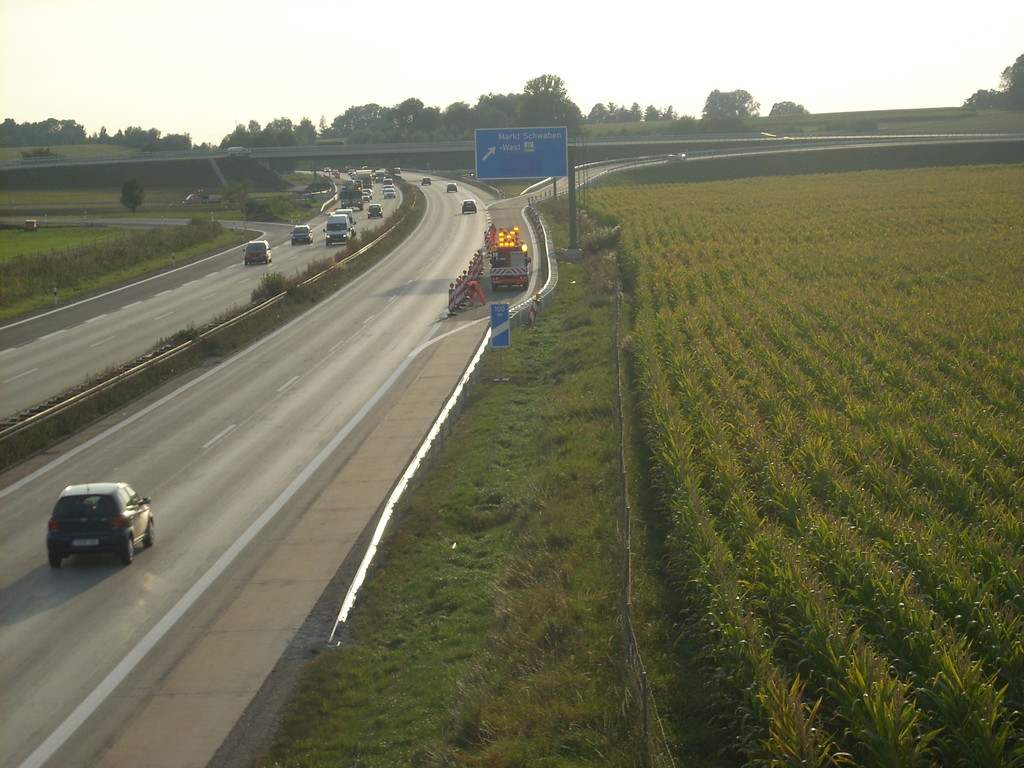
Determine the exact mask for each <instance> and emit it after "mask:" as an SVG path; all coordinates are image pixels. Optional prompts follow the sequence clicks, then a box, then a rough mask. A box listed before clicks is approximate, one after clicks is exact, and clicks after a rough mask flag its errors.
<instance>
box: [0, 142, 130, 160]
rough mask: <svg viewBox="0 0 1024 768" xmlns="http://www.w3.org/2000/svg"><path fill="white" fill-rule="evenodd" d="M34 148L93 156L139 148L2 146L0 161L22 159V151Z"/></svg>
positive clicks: (107, 146) (72, 154) (115, 146)
mask: <svg viewBox="0 0 1024 768" xmlns="http://www.w3.org/2000/svg"><path fill="white" fill-rule="evenodd" d="M33 149H49V150H50V151H51V152H53V153H54V154H55V155H63V156H64V157H91V156H94V155H99V156H102V155H122V154H133V153H137V152H138V151H139V150H137V149H130V148H128V147H121V146H118V145H116V144H71V145H67V146H55V145H46V146H42V147H0V162H5V163H6V162H10V161H12V160H20V159H21V157H22V154H21V153H22V152H31V151H32V150H33Z"/></svg>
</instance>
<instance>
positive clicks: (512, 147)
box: [498, 131, 565, 152]
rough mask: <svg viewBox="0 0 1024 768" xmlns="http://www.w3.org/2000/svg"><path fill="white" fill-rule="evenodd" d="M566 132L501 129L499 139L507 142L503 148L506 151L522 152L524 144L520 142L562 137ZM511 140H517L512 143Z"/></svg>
mask: <svg viewBox="0 0 1024 768" xmlns="http://www.w3.org/2000/svg"><path fill="white" fill-rule="evenodd" d="M564 135H565V134H563V133H561V132H558V131H499V132H498V141H501V142H505V143H503V144H502V145H501V148H502V149H503V150H504V151H505V152H522V150H523V145H522V144H519V143H518V142H523V141H536V140H537V139H561V138H563V136H564ZM510 142H517V143H515V144H512V143H510Z"/></svg>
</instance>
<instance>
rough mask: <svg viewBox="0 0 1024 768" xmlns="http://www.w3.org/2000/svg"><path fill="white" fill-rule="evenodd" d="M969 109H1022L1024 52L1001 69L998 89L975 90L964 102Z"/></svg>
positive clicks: (1023, 96)
mask: <svg viewBox="0 0 1024 768" xmlns="http://www.w3.org/2000/svg"><path fill="white" fill-rule="evenodd" d="M964 107H967V108H970V109H1024V54H1021V55H1020V56H1018V57H1017V60H1016V61H1015V62H1014V63H1013V64H1012V65H1011V66H1009V67H1007V68H1006V69H1004V70H1003V72H1002V74H1001V75H1000V76H999V90H998V91H989V90H984V89H983V90H980V91H975V92H974V93H973V94H972V95H971V96H970V97H969V98H968V99H967V101H965V102H964Z"/></svg>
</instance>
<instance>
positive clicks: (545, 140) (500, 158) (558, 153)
mask: <svg viewBox="0 0 1024 768" xmlns="http://www.w3.org/2000/svg"><path fill="white" fill-rule="evenodd" d="M475 137H476V177H477V178H478V179H544V178H547V177H549V176H567V175H568V173H569V131H568V129H567V128H566V127H565V126H558V127H554V128H477V130H476V133H475Z"/></svg>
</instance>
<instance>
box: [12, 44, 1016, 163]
mask: <svg viewBox="0 0 1024 768" xmlns="http://www.w3.org/2000/svg"><path fill="white" fill-rule="evenodd" d="M963 106H964V107H965V108H972V109H983V108H1004V109H1015V110H1017V109H1020V110H1024V54H1022V55H1021V56H1020V57H1018V58H1017V60H1016V62H1015V63H1014V64H1013V65H1011V66H1009V67H1007V68H1006V69H1005V70H1003V72H1002V75H1001V78H1000V88H999V89H998V90H979V91H977V92H976V93H974V94H973V95H972V96H971V97H969V98H968V99H967V100H966V101H965V102H964V105H963ZM760 114H761V105H760V104H759V103H758V102H757V101H755V100H754V98H753V97H752V96H751V95H750V93H749V92H747V91H745V90H736V91H720V90H714V91H712V92H711V93H710V94H709V95H708V97H707V100H706V102H705V104H704V110H703V112H702V114H701V116H700V118H697V117H692V116H687V115H683V116H680V115H678V114H677V113H676V111H675V109H674V108H673V107H671V106H668V107H664V108H662V107H656V106H655V105H653V104H652V105H648V106H647V107H646V108H641V106H640V105H639V103H636V102H634V103H633V104H632V105H630V106H629V107H626V106H625V105H620V104H615V103H613V102H606V103H598V104H595V105H594V106H593V107H592V108H591V109H590V111H589V112H588V113H587V114H586V115H584V114H583V112H582V111H581V110H580V108H579V107H578V106H577V105H576V104H575V103H574V102H573V101H572V99H570V98H569V94H568V91H567V89H566V86H565V83H564V81H563V80H562V78H560V77H557V76H556V75H541V76H539V77H535V78H533V79H532V80H529V81H527V83H526V85H525V87H524V88H523V91H522V92H521V93H505V94H498V93H488V94H483V95H481V96H479V97H478V98H477V100H476V103H475V104H472V105H471V104H469V103H468V102H465V101H457V102H454V103H452V104H449V105H448V106H447V107H445V108H443V109H442V108H440V107H432V106H427V105H425V104H424V103H423V102H422V101H421V100H420V99H417V98H409V99H406V100H405V101H403V102H401V103H399V104H395V105H394V106H390V107H387V106H382V105H380V104H374V103H371V104H362V105H358V106H350V107H348V108H347V109H346V110H345V111H344V112H342V113H341V114H339V115H337V116H336V117H334V119H333V120H331V121H330V122H328V121H327V118H326V117H324V116H321V117H320V120H319V122H318V124H316V125H314V124H313V122H312V120H310V119H309V118H308V117H303V118H302V119H301V120H300V121H299V122H298V123H297V124H296V123H294V122H293V121H292V120H291V119H289V118H287V117H279V118H276V119H274V120H271V121H270V122H269V123H267V124H266V125H265V126H264V125H260V124H259V123H258V122H257V121H255V120H250V121H249V123H248V124H247V125H241V124H239V125H236V126H235V128H234V129H233V130H232V131H231V132H230V133H228V134H227V135H226V136H225V137H224V138H223V139H222V140H221V142H220V143H219V145H218V146H219V147H221V148H225V147H232V146H246V147H281V146H308V145H311V144H315V143H316V142H318V141H342V142H345V143H348V144H376V143H398V142H405V141H461V140H465V139H470V138H472V136H473V131H474V130H475V129H477V128H515V127H525V126H530V125H564V126H566V127H567V128H568V129H569V131H570V134H572V133H575V132H578V131H580V130H581V128H582V127H583V126H584V125H600V124H610V123H627V122H628V123H638V122H648V123H654V122H658V123H663V124H665V125H664V128H663V130H665V131H666V132H668V133H673V134H686V133H727V132H735V131H744V130H747V128H746V126H745V125H744V122H743V121H744V119H747V118H752V117H758V116H759V115H760ZM805 114H809V112H808V110H807V109H806V108H805V107H804V106H803V105H802V104H797V103H796V102H793V101H781V102H776V103H775V104H774V105H773V106H772V108H771V111H770V112H769V116H770V117H787V116H792V115H805ZM90 143H95V144H116V145H119V146H127V147H133V148H137V149H140V150H142V151H169V150H181V149H193V148H200V149H202V148H212V147H211V145H209V144H193V143H192V139H191V137H190V136H189V135H188V134H168V135H167V136H163V135H162V134H161V132H160V131H159V130H157V129H156V128H150V129H148V130H146V129H142V128H140V127H134V126H133V127H128V128H125V129H123V130H119V131H117V133H114V134H110V133H108V132H107V129H106V127H103V128H101V129H100V130H99V132H98V133H94V134H91V135H89V134H87V132H86V130H85V128H83V127H82V126H81V125H79V124H78V123H77V122H76V121H74V120H61V119H56V118H49V119H47V120H43V121H41V122H38V123H16V122H15V121H14V120H12V119H11V118H7V119H5V120H4V121H3V122H2V123H0V146H2V147H37V148H38V149H35V150H32V151H30V152H23V153H22V154H24V155H26V156H32V155H55V154H56V153H54V152H53V151H52V150H51V149H50V147H56V146H62V145H70V144H90Z"/></svg>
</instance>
